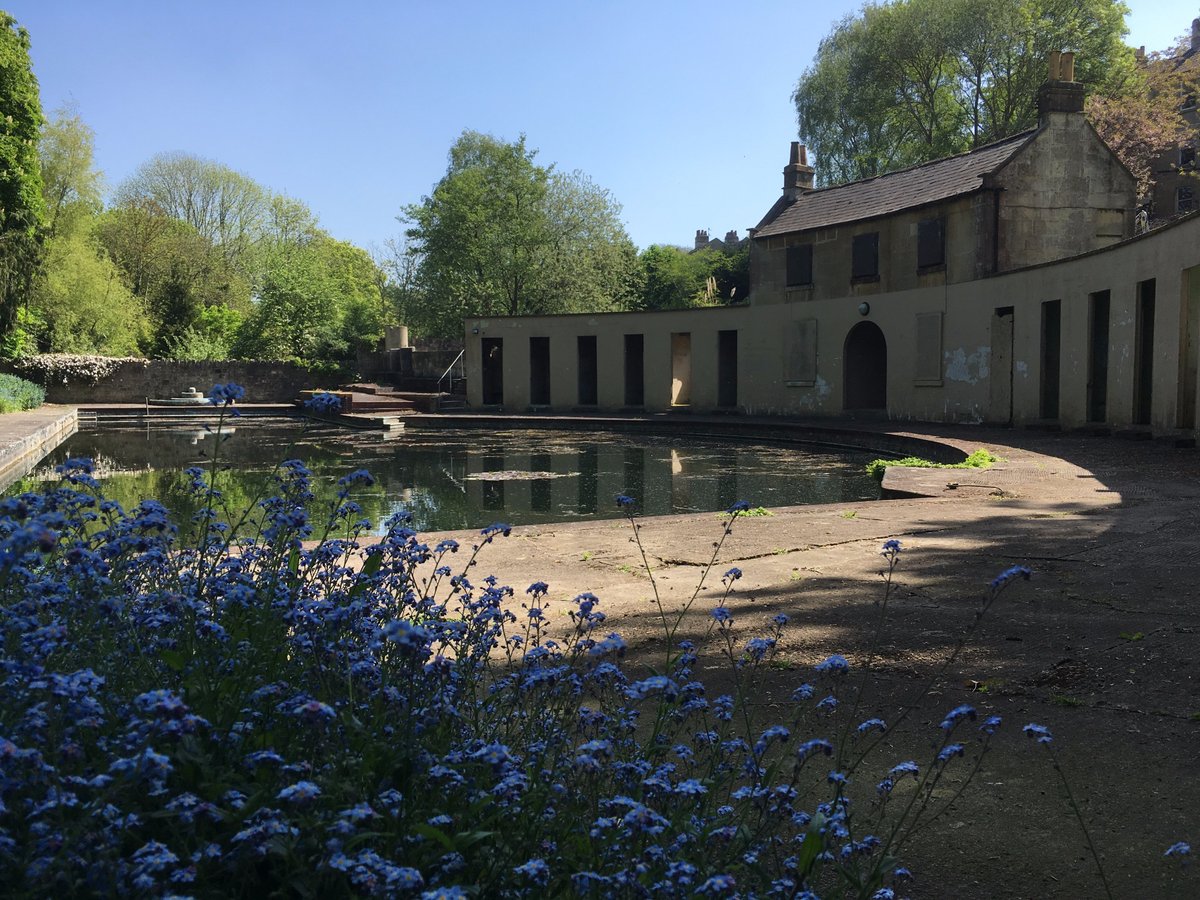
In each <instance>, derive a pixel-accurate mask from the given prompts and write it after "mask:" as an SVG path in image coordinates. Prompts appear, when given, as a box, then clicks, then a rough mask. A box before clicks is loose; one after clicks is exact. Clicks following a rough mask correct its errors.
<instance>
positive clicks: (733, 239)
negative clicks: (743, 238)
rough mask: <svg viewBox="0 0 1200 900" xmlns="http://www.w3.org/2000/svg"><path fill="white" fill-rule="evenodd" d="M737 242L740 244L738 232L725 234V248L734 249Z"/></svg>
mask: <svg viewBox="0 0 1200 900" xmlns="http://www.w3.org/2000/svg"><path fill="white" fill-rule="evenodd" d="M737 242H738V236H737V231H736V230H734V231H727V232H725V246H727V247H733V246H734V245H736V244H737Z"/></svg>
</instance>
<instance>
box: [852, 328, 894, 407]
mask: <svg viewBox="0 0 1200 900" xmlns="http://www.w3.org/2000/svg"><path fill="white" fill-rule="evenodd" d="M842 381H843V383H844V385H845V387H844V393H843V396H842V406H843V408H845V409H847V410H853V409H887V340H885V339H884V336H883V332H882V331H880V330H879V326H878V325H876V324H875V323H874V322H859V323H858V324H857V325H855V326H854V327H853V328H851V329H850V333H849V334H848V335H846V346H845V347H844V348H843V351H842Z"/></svg>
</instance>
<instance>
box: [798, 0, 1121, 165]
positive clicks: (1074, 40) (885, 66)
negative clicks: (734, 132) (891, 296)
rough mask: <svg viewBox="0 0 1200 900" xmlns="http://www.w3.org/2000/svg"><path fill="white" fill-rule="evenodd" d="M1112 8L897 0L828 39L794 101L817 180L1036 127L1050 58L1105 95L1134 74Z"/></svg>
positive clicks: (1112, 4)
mask: <svg viewBox="0 0 1200 900" xmlns="http://www.w3.org/2000/svg"><path fill="white" fill-rule="evenodd" d="M1127 12H1128V9H1127V8H1126V6H1125V4H1124V3H1123V2H1121V0H995V2H991V3H988V4H979V3H976V2H974V0H896V2H893V3H885V4H879V5H875V4H871V5H867V6H865V7H864V8H863V10H862V12H861V13H860V14H859V15H857V16H848V17H847V18H845V19H843V20H842V21H841V22H840V23H838V25H837V26H836V27H835V28H834V30H833V31H832V32H831V33H830V34H829V35H828V36H826V38H825V39H824V40H823V41H822V42H821V44H820V47H819V48H818V50H817V55H816V57H815V59H814V60H813V63H812V65H811V66H809V68H808V69H807V70H806V71H805V73H804V75H803V76H802V77H801V78H800V81H799V83H798V84H797V86H796V90H795V92H794V94H793V97H792V99H793V101H794V102H795V104H796V113H797V118H798V123H799V130H800V135H801V137H802V138H803V140H804V141H805V142H806V143H807V144H808V145H809V147H810V148H811V149H812V150H813V152H814V154H815V155H816V158H817V172H818V177H819V179H820V182H821V183H822V184H838V183H842V182H845V181H853V180H856V179H860V178H870V177H874V176H876V175H879V174H882V173H883V172H887V171H890V170H893V169H897V168H903V167H905V166H908V165H913V164H916V163H921V162H925V161H928V160H931V159H936V158H938V157H942V156H946V155H949V154H953V153H957V152H961V151H964V150H969V149H971V148H972V147H976V146H980V145H982V144H986V143H989V142H991V141H995V140H999V139H1002V138H1005V137H1009V136H1011V135H1014V134H1017V133H1019V132H1021V131H1024V130H1026V129H1028V128H1031V127H1033V126H1034V125H1035V124H1036V122H1037V108H1036V103H1035V99H1036V95H1037V89H1038V87H1039V85H1040V84H1041V82H1042V81H1043V80H1044V79H1045V72H1046V68H1045V65H1046V64H1045V60H1046V56H1047V54H1048V53H1049V52H1050V51H1051V50H1074V51H1075V52H1076V53H1077V63H1076V78H1077V80H1079V81H1082V82H1083V83H1085V84H1086V85H1088V86H1089V87H1090V88H1091V89H1093V90H1096V91H1099V92H1100V93H1111V92H1113V91H1115V90H1117V89H1118V87H1119V85H1120V84H1121V83H1122V82H1123V81H1124V80H1125V79H1126V78H1127V77H1128V75H1129V73H1130V72H1131V71H1132V69H1133V54H1132V51H1130V49H1129V48H1128V47H1126V46H1125V45H1124V44H1123V43H1122V40H1121V39H1122V37H1123V35H1124V34H1125V31H1126V29H1125V19H1124V17H1125V15H1126V13H1127Z"/></svg>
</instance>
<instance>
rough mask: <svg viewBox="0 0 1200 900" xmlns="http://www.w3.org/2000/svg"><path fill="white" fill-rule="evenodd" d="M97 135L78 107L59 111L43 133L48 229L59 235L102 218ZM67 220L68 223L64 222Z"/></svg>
mask: <svg viewBox="0 0 1200 900" xmlns="http://www.w3.org/2000/svg"><path fill="white" fill-rule="evenodd" d="M95 141H96V135H95V133H94V132H93V131H92V129H91V128H90V127H89V126H88V125H87V123H85V122H84V121H83V119H82V118H81V117H80V115H79V110H78V108H77V107H76V106H74V105H67V106H63V107H60V108H59V109H57V110H55V112H54V118H53V119H51V120H50V121H48V122H47V123H46V125H45V127H44V128H43V129H42V135H41V140H40V141H39V143H38V157H39V159H40V161H41V166H42V194H43V197H44V199H45V204H46V227H47V228H48V229H49V230H50V231H51V233H55V232H58V231H65V230H72V229H73V228H74V227H77V223H76V222H75V220H76V219H78V218H80V217H82V218H91V217H94V216H96V215H98V214H99V213H100V211H101V209H102V207H103V204H102V203H101V200H100V195H101V192H102V178H101V175H100V172H99V171H98V170H97V169H96V168H95V162H94V159H95ZM64 220H66V221H64Z"/></svg>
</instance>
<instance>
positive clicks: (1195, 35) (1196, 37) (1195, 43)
mask: <svg viewBox="0 0 1200 900" xmlns="http://www.w3.org/2000/svg"><path fill="white" fill-rule="evenodd" d="M1192 49H1193V50H1200V19H1192Z"/></svg>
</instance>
